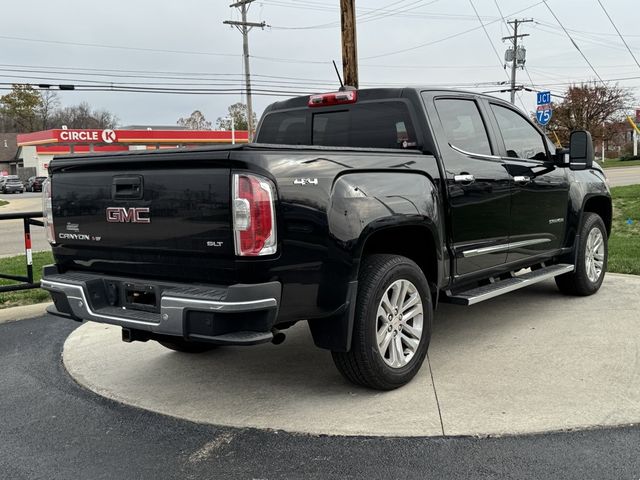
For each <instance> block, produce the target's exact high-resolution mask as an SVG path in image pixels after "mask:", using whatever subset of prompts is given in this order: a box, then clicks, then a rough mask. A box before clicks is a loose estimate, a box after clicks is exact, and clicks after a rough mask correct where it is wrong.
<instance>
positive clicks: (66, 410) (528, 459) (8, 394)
mask: <svg viewBox="0 0 640 480" xmlns="http://www.w3.org/2000/svg"><path fill="white" fill-rule="evenodd" d="M77 327H78V324H77V323H76V322H71V321H68V320H64V319H60V318H55V317H40V318H34V319H30V320H24V321H21V322H12V323H8V324H4V325H0V365H2V368H1V369H0V478H2V479H10V480H31V479H47V480H69V479H91V480H98V479H104V480H109V479H136V480H159V479H181V480H189V479H197V480H205V479H211V480H214V479H215V480H222V479H230V480H231V479H233V480H239V479H243V480H244V479H246V480H249V479H269V480H279V479H282V480H285V479H287V480H289V479H305V480H307V479H309V480H311V479H313V480H315V479H318V480H333V479H336V480H346V479H367V480H378V479H380V480H389V479H403V480H414V479H415V480H425V479H439V480H447V479H452V480H453V479H455V480H482V479H486V480H495V479H516V478H517V479H518V480H541V479H562V480H609V479H611V480H614V479H615V480H620V479H637V478H638V472H640V456H638V445H640V427H639V426H636V427H621V428H603V429H590V430H581V431H572V432H562V433H548V434H543V435H528V436H511V435H509V436H504V437H497V438H495V437H494V438H475V437H444V438H443V437H436V438H430V437H422V438H406V437H395V438H389V437H356V436H348V437H336V436H324V435H319V436H314V435H298V434H289V433H286V432H283V431H270V430H256V429H250V428H249V429H247V428H240V429H234V428H226V427H219V426H212V425H204V424H197V423H191V422H186V421H182V420H179V419H175V418H171V417H167V416H164V415H158V414H156V413H153V412H149V411H144V410H140V409H138V408H132V407H129V406H127V405H123V404H121V403H117V402H113V401H111V400H109V399H106V398H104V397H101V396H99V395H96V394H94V393H93V392H90V391H88V390H85V389H84V388H82V387H81V386H79V385H78V384H77V383H76V382H75V381H74V380H73V379H72V378H70V377H69V375H67V373H66V372H65V371H64V367H63V365H62V362H61V358H60V355H61V352H62V345H63V342H64V340H65V338H67V336H68V335H69V333H70V332H71V331H72V330H74V329H75V328H77ZM134 366H135V364H134ZM249 387H250V385H247V388H249ZM397 407H398V410H401V411H402V412H404V411H406V410H407V409H410V408H420V407H419V406H413V405H408V404H404V403H403V404H399V405H397Z"/></svg>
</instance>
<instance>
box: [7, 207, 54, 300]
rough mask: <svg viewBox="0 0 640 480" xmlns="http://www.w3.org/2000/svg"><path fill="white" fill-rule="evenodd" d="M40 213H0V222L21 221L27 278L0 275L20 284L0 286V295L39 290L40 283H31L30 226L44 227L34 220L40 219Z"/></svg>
mask: <svg viewBox="0 0 640 480" xmlns="http://www.w3.org/2000/svg"><path fill="white" fill-rule="evenodd" d="M41 217H42V212H24V213H22V212H20V213H0V220H22V222H23V225H24V253H25V256H26V267H27V276H26V277H23V276H19V275H8V274H6V273H0V278H4V279H7V280H14V281H16V282H20V283H18V284H16V285H0V293H2V292H14V291H17V290H28V289H30V288H40V282H34V281H33V254H32V252H31V225H34V226H37V227H44V223H42V222H41V221H40V220H36V218H41Z"/></svg>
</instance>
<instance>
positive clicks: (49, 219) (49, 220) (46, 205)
mask: <svg viewBox="0 0 640 480" xmlns="http://www.w3.org/2000/svg"><path fill="white" fill-rule="evenodd" d="M42 216H43V220H44V231H45V233H46V235H47V241H48V242H49V243H50V244H51V245H53V244H54V243H56V232H55V230H54V228H53V207H52V205H51V180H50V179H48V178H47V179H46V180H45V181H44V182H43V184H42Z"/></svg>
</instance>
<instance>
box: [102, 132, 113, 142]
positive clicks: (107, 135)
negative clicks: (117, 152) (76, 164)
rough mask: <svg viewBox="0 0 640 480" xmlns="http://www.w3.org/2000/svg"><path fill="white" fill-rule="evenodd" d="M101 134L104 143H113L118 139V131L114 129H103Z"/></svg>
mask: <svg viewBox="0 0 640 480" xmlns="http://www.w3.org/2000/svg"><path fill="white" fill-rule="evenodd" d="M101 136H102V141H103V142H104V143H113V142H115V141H116V132H114V131H113V130H110V129H107V130H103V131H102V135H101Z"/></svg>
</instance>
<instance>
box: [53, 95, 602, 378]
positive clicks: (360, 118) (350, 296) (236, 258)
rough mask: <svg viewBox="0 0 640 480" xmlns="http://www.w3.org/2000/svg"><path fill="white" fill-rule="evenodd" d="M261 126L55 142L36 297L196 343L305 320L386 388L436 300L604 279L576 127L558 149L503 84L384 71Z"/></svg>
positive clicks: (563, 287) (422, 337) (343, 369)
mask: <svg viewBox="0 0 640 480" xmlns="http://www.w3.org/2000/svg"><path fill="white" fill-rule="evenodd" d="M256 138H257V143H253V144H249V145H235V146H221V147H208V148H204V149H198V150H175V151H158V152H128V153H125V154H115V155H114V154H111V155H101V156H95V155H90V156H84V157H82V156H79V157H78V156H75V157H63V158H55V159H54V160H53V161H52V162H51V164H50V169H51V178H50V180H49V181H47V182H46V183H45V187H44V193H43V197H44V210H45V226H46V228H45V231H46V232H47V235H48V238H49V241H50V243H52V250H53V256H54V259H55V265H51V266H48V267H45V269H44V274H43V277H42V287H43V288H45V289H46V290H48V291H49V292H50V293H51V296H52V297H53V302H54V304H55V307H54V308H50V310H49V311H50V312H51V313H53V314H54V315H59V316H62V317H66V318H71V319H74V320H92V321H96V322H103V323H110V324H114V325H119V326H121V327H122V329H123V330H122V338H123V340H125V341H134V340H140V341H148V340H155V341H158V342H159V343H160V344H162V345H164V346H165V347H167V348H170V349H173V350H178V351H181V352H192V353H196V352H202V351H206V350H208V349H211V348H214V347H216V346H217V345H254V344H257V343H263V342H273V343H280V342H281V341H282V340H283V338H284V333H283V330H286V329H287V328H289V327H291V326H292V325H293V324H295V323H296V322H299V321H307V322H308V324H309V326H310V329H311V334H312V336H313V340H314V342H315V344H316V345H317V346H318V347H321V348H325V349H328V350H330V351H331V352H332V356H333V360H334V363H335V365H336V367H337V369H338V370H339V371H340V373H342V375H343V376H344V377H345V378H347V379H348V380H350V381H352V382H354V383H357V384H361V385H365V386H368V387H371V388H376V389H381V390H389V389H393V388H396V387H399V386H401V385H404V384H405V383H407V382H408V381H409V380H411V378H412V377H413V376H414V375H415V374H416V372H417V371H418V370H419V368H420V366H421V364H422V363H423V360H424V359H425V356H426V354H427V348H428V346H429V341H430V338H431V328H432V320H433V315H434V311H435V307H436V306H437V305H438V303H442V302H448V303H454V304H459V305H473V304H476V303H478V302H482V301H485V300H488V299H491V298H493V297H496V296H498V295H502V294H507V293H508V292H511V291H513V290H516V289H519V288H522V287H526V286H528V285H531V284H534V283H537V282H540V281H543V280H547V279H555V281H556V284H557V286H558V288H559V290H560V291H561V292H563V293H565V294H570V295H591V294H594V293H596V292H597V291H598V289H599V288H600V286H601V284H602V282H603V279H604V275H605V271H606V268H607V252H608V250H607V238H608V235H609V233H610V231H611V220H612V208H611V195H610V192H609V189H608V187H607V183H606V180H605V176H604V173H603V171H602V169H601V168H600V167H599V166H598V165H597V164H596V163H594V153H593V143H592V140H591V135H590V134H589V133H588V132H586V131H577V132H573V133H572V134H571V138H570V148H569V150H568V151H567V150H564V149H556V148H555V146H554V145H553V144H552V143H551V142H550V141H549V140H548V138H547V137H546V136H545V135H544V133H543V132H542V131H541V130H540V129H539V128H538V126H537V125H535V124H534V123H533V122H532V121H531V119H530V118H529V115H527V113H525V112H522V111H520V110H518V109H517V108H516V107H514V106H513V105H511V104H510V103H507V102H505V101H503V100H501V99H498V98H495V97H491V96H487V95H480V94H476V93H469V92H461V91H454V90H434V89H428V88H398V89H392V88H388V89H387V88H382V89H371V90H346V91H340V92H333V93H329V94H321V95H312V96H310V97H309V96H305V97H297V98H293V99H289V100H285V101H280V102H277V103H275V104H273V105H271V106H270V107H268V108H267V110H266V112H265V114H264V115H263V117H262V119H261V122H260V126H259V128H258V131H257V135H256ZM205 205H208V208H207V207H204V206H205ZM88 206H93V207H95V208H94V209H93V211H91V210H88V209H87V207H88ZM539 301H540V302H543V301H544V299H543V298H542V297H541V298H540V300H539ZM579 305H580V304H579V302H578V303H575V302H572V303H570V304H568V307H567V308H579ZM569 306H570V307H569ZM512 310H513V315H514V320H517V316H518V306H517V305H514V306H513V309H512ZM603 328H606V326H605V327H603ZM570 341H571V340H570V339H569V338H568V339H567V342H568V345H569V344H570ZM267 352H268V351H267V350H265V354H268V353H267ZM212 358H214V357H212ZM212 361H214V360H212ZM239 361H241V360H239ZM291 361H296V360H295V358H292V359H291ZM508 361H509V359H505V362H508ZM131 368H135V365H132V367H131ZM212 368H215V367H214V366H212ZM282 368H283V369H285V368H287V365H286V364H283V365H282Z"/></svg>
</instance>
